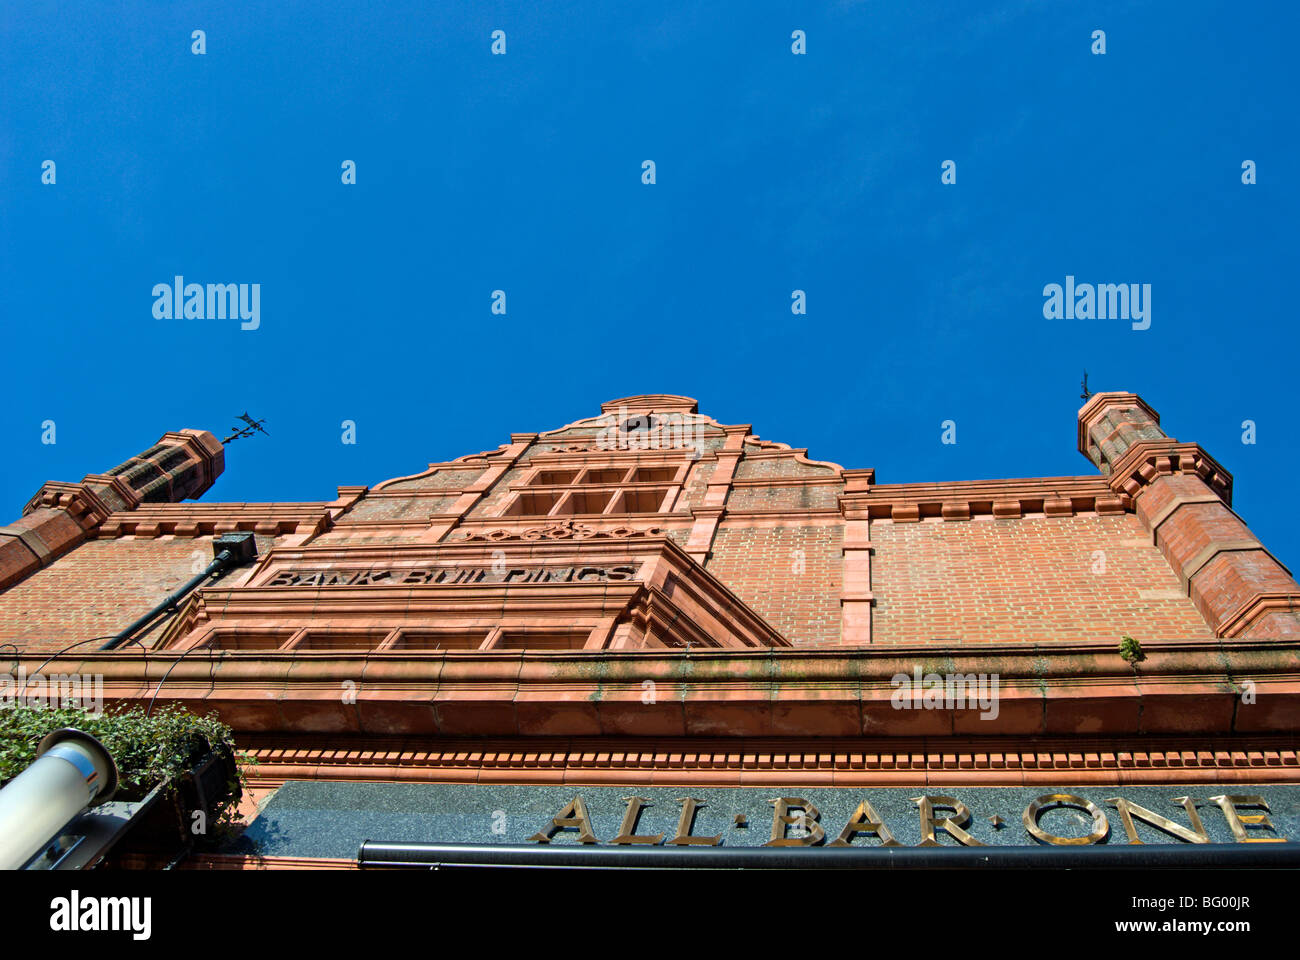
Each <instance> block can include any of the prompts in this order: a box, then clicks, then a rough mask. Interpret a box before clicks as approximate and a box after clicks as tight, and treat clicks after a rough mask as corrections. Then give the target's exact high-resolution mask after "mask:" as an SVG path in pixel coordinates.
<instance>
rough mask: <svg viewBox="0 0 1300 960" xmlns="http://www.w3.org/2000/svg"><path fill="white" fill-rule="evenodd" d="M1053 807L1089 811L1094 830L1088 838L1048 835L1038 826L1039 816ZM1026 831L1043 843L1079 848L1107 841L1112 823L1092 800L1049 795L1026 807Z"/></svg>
mask: <svg viewBox="0 0 1300 960" xmlns="http://www.w3.org/2000/svg"><path fill="white" fill-rule="evenodd" d="M1052 807H1077V808H1078V809H1080V810H1084V811H1087V812H1088V813H1089V814H1090V815H1091V816H1092V830H1091V831H1089V833H1088V835H1087V836H1086V837H1058V836H1056V835H1055V834H1052V833H1048V832H1047V831H1046V830H1044V829H1043V828H1042V827H1040V826H1039V825H1038V817H1039V814H1040V813H1041V812H1042V811H1043V810H1047V809H1051V808H1052ZM1022 819H1023V820H1024V822H1025V829H1026V830H1028V831H1029V832H1030V834H1032V835H1033V836H1034V837H1036V838H1037V839H1038V840H1041V841H1042V842H1043V843H1052V844H1057V845H1059V846H1065V847H1078V846H1084V845H1086V844H1090V843H1100V842H1101V841H1102V840H1105V839H1106V835H1107V834H1108V833H1110V823H1109V822H1107V820H1106V814H1105V812H1103V811H1102V809H1101V807H1099V806H1097V805H1096V804H1095V803H1093V802H1092V801H1091V800H1087V799H1085V798H1084V797H1076V796H1075V795H1074V794H1072V793H1048V794H1044V795H1043V796H1041V797H1039V798H1038V799H1036V800H1034V801H1033V802H1032V803H1030V804H1029V806H1027V807H1025V812H1024V816H1023V818H1022Z"/></svg>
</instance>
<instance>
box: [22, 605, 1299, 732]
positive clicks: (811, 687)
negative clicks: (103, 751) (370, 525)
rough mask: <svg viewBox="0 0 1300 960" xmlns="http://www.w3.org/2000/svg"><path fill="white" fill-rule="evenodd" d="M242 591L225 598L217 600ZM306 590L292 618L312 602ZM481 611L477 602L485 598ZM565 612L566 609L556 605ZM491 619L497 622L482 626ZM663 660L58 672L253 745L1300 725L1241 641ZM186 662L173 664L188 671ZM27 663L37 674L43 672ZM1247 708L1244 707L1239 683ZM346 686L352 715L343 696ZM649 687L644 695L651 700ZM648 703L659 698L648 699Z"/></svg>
mask: <svg viewBox="0 0 1300 960" xmlns="http://www.w3.org/2000/svg"><path fill="white" fill-rule="evenodd" d="M235 592H236V591H219V592H218V593H221V594H222V597H221V602H222V603H225V602H226V600H227V599H228V598H229V595H230V594H232V593H235ZM319 593H320V591H314V590H305V591H303V596H302V597H299V598H297V602H306V603H308V605H310V602H311V601H312V600H314V599H318V597H317V596H316V595H317V594H319ZM485 599H486V598H485ZM566 602H568V601H566ZM485 615H491V614H490V611H489V612H488V613H487V614H485ZM1143 649H1144V652H1145V653H1146V655H1147V658H1146V660H1144V661H1143V662H1142V664H1141V665H1140V666H1139V667H1138V668H1137V669H1136V670H1135V669H1134V668H1132V667H1131V666H1130V665H1129V664H1128V663H1126V662H1124V661H1123V660H1122V659H1121V658H1120V656H1119V652H1118V649H1117V647H1116V645H1115V644H1111V643H1098V642H1094V643H1082V642H1061V643H1045V644H1043V643H1000V644H993V643H979V644H968V645H965V646H963V647H962V648H960V649H955V648H953V647H951V646H947V647H935V646H928V645H907V646H903V645H900V646H880V647H865V648H853V649H846V648H830V649H816V650H810V649H804V648H788V647H787V648H767V649H730V650H714V649H709V650H701V649H695V650H692V651H689V652H685V651H662V650H600V651H595V650H592V651H526V652H521V651H508V652H507V651H501V652H493V651H463V652H462V651H456V652H446V651H405V650H396V651H382V652H370V653H343V652H338V651H332V650H322V651H301V652H299V651H292V652H282V653H262V652H232V651H214V650H206V649H192V650H189V651H173V650H162V651H151V652H150V653H149V654H148V655H147V656H142V655H141V654H139V653H138V652H128V653H123V652H121V651H118V652H114V653H105V654H80V653H79V654H77V655H75V656H68V657H66V658H61V659H60V661H59V663H60V667H61V669H62V670H63V671H65V672H69V671H77V672H81V673H84V674H87V675H95V674H102V675H103V677H104V696H105V698H106V699H108V700H110V701H112V700H119V699H120V700H124V701H126V702H128V703H130V702H140V701H143V700H144V699H147V698H150V697H152V696H153V694H154V692H155V689H156V688H157V684H158V682H159V681H160V680H161V679H162V678H163V677H164V676H166V677H167V680H166V683H165V684H164V685H163V686H162V689H161V692H160V693H159V700H160V701H162V702H165V701H167V700H177V701H184V702H188V703H189V704H190V705H191V706H195V705H196V702H198V701H201V703H198V708H199V709H200V710H201V711H202V710H206V709H216V710H218V711H219V712H220V713H221V715H222V717H223V719H225V720H226V722H228V723H231V724H232V725H233V726H235V727H236V729H239V730H245V731H258V730H262V731H281V732H290V731H296V732H300V733H311V732H316V733H328V732H331V731H334V732H353V733H367V732H368V733H372V734H373V733H386V732H389V731H391V730H401V731H403V732H406V733H408V734H410V735H412V736H418V735H434V734H439V735H444V736H493V735H502V736H538V735H546V734H552V735H566V736H587V735H590V736H602V735H603V736H615V735H617V736H690V737H708V736H748V737H762V736H827V737H830V736H841V737H858V736H871V737H881V736H884V737H900V736H954V735H969V736H985V735H988V736H1050V735H1062V736H1068V735H1076V734H1085V735H1105V736H1123V735H1130V734H1142V735H1145V734H1173V733H1181V734H1229V733H1263V732H1269V731H1275V730H1278V729H1293V728H1295V727H1296V725H1297V723H1298V722H1300V651H1298V650H1297V648H1296V647H1295V645H1294V644H1289V643H1285V642H1277V641H1267V640H1258V639H1252V638H1244V639H1238V640H1234V641H1232V642H1231V643H1224V642H1221V641H1212V640H1200V641H1190V640H1189V641H1147V642H1145V643H1144V644H1143ZM182 654H183V659H182ZM29 659H30V660H32V661H33V662H32V663H31V664H29V665H28V669H29V670H34V669H35V666H36V664H37V663H39V661H40V658H39V656H38V655H36V654H31V655H23V656H20V657H19V660H20V661H26V660H29ZM916 670H920V671H921V672H922V673H923V674H925V673H938V674H942V675H947V674H981V673H984V674H996V675H997V676H998V677H999V687H998V711H997V713H996V716H992V717H988V718H983V719H982V718H981V714H980V711H979V710H978V709H977V708H976V707H975V706H974V705H973V704H972V705H971V706H970V707H969V708H966V709H942V708H941V709H897V708H896V707H895V706H894V704H893V702H892V698H893V697H894V694H895V692H896V689H897V688H896V685H895V684H894V682H893V680H892V678H894V677H896V676H897V675H899V674H902V675H904V676H906V677H911V676H913V675H914V672H915V671H916ZM1247 680H1249V681H1250V682H1251V683H1252V684H1253V694H1254V702H1253V703H1251V704H1246V703H1243V696H1242V693H1243V689H1244V688H1243V686H1242V684H1243V683H1244V681H1247ZM348 684H352V685H354V687H355V690H356V697H355V702H348V700H347V698H340V696H339V691H340V690H341V689H348V686H347V685H348ZM647 684H648V686H647ZM647 689H650V690H652V691H653V696H652V697H651V698H649V700H647V699H646V697H645V694H646V691H647Z"/></svg>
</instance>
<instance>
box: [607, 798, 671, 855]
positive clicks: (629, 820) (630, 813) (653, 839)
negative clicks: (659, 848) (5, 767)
mask: <svg viewBox="0 0 1300 960" xmlns="http://www.w3.org/2000/svg"><path fill="white" fill-rule="evenodd" d="M623 800H624V801H626V803H627V810H626V811H625V812H624V813H623V825H622V826H620V827H619V828H618V836H617V837H615V838H614V839H613V840H611V841H609V842H610V843H619V844H624V843H658V842H659V841H660V840H662V839H663V838H664V835H663V834H662V833H657V834H655V835H654V836H650V835H648V834H643V835H641V836H637V835H636V834H635V833H633V832H632V831H634V830H636V822H637V820H639V819H640V818H641V808H642V807H644V806H645V805H646V802H647V801H646V799H645V797H624V798H623Z"/></svg>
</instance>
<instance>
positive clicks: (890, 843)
mask: <svg viewBox="0 0 1300 960" xmlns="http://www.w3.org/2000/svg"><path fill="white" fill-rule="evenodd" d="M859 833H866V834H870V835H872V836H877V837H879V838H880V845H881V846H882V847H901V846H902V844H901V843H899V842H898V841H897V840H895V839H894V835H893V834H892V833H890V832H889V828H888V827H887V826H885V822H884V821H883V820H882V819H881V818H880V816H879V815H878V814H877V813H876V811H875V808H874V807H872V806H871V801H870V800H863V801H862V802H861V803H860V804H858V809H856V810H854V811H853V816H852V817H850V818H849V822H848V823H847V824H845V825H844V829H843V830H841V831H840V835H839V837H838V838H836V839H835V840H833V841H831V842H830V843H828V844H827V846H829V847H848V846H852V845H853V838H854V837H856V836H857V835H858V834H859Z"/></svg>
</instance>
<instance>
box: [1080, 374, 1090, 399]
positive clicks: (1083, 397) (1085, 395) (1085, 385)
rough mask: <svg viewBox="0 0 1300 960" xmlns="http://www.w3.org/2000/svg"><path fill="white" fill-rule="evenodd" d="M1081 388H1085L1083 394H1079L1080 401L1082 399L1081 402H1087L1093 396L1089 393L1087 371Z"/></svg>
mask: <svg viewBox="0 0 1300 960" xmlns="http://www.w3.org/2000/svg"><path fill="white" fill-rule="evenodd" d="M1079 386H1081V387H1083V393H1081V394H1079V399H1080V400H1087V399H1088V398H1089V397H1091V396H1092V394H1091V393H1090V392H1089V391H1088V371H1087V370H1085V371H1083V380H1082V381H1081V382H1080V384H1079Z"/></svg>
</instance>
